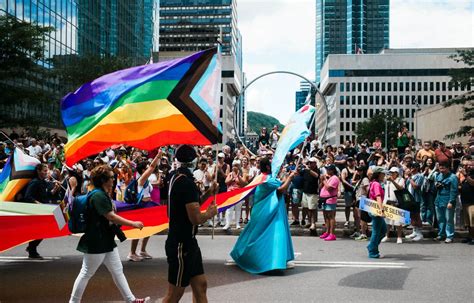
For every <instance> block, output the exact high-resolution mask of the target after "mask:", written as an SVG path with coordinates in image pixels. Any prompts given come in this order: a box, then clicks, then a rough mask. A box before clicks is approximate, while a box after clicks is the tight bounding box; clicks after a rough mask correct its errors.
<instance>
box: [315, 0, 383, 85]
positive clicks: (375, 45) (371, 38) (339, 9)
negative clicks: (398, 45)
mask: <svg viewBox="0 0 474 303" xmlns="http://www.w3.org/2000/svg"><path fill="white" fill-rule="evenodd" d="M389 9H390V0H316V82H317V83H319V82H320V76H321V75H320V73H321V68H322V66H323V64H324V61H325V60H326V58H327V56H328V55H329V54H357V53H364V54H373V53H378V52H380V51H381V50H382V49H384V48H388V47H389Z"/></svg>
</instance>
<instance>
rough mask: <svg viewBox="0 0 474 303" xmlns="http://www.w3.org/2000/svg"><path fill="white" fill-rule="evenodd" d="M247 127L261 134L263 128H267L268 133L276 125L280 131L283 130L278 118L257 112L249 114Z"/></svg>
mask: <svg viewBox="0 0 474 303" xmlns="http://www.w3.org/2000/svg"><path fill="white" fill-rule="evenodd" d="M247 125H248V128H250V129H251V130H252V131H254V132H256V133H257V134H260V130H261V129H262V127H266V128H267V129H268V132H270V131H271V129H272V127H273V126H274V125H278V129H279V131H282V130H283V125H282V124H281V123H280V121H278V120H277V119H276V118H274V117H272V116H269V115H265V114H262V113H257V112H251V111H249V112H247Z"/></svg>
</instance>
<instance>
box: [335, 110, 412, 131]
mask: <svg viewBox="0 0 474 303" xmlns="http://www.w3.org/2000/svg"><path fill="white" fill-rule="evenodd" d="M385 111H387V112H388V113H389V114H393V115H394V116H397V117H405V118H408V119H410V118H413V117H414V116H415V109H414V108H411V109H410V108H393V109H385ZM380 112H382V109H379V108H375V109H374V108H370V109H368V108H364V109H361V108H359V109H355V108H352V109H349V108H346V109H340V110H339V115H340V117H341V118H342V119H368V118H371V117H372V116H374V115H376V114H379V113H380ZM341 130H343V129H341Z"/></svg>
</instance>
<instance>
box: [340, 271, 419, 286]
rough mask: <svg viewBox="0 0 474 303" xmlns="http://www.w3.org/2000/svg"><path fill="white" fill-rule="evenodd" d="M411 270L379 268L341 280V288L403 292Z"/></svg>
mask: <svg viewBox="0 0 474 303" xmlns="http://www.w3.org/2000/svg"><path fill="white" fill-rule="evenodd" d="M410 270H411V269H409V268H396V269H395V268H390V269H387V268H378V269H372V270H368V271H364V272H359V273H357V274H353V275H350V276H347V277H345V278H344V279H341V280H340V281H339V283H338V285H339V286H347V287H355V288H365V289H380V290H402V289H403V285H404V284H405V281H406V279H407V278H408V275H409V273H410Z"/></svg>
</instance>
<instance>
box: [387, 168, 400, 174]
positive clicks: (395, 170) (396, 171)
mask: <svg viewBox="0 0 474 303" xmlns="http://www.w3.org/2000/svg"><path fill="white" fill-rule="evenodd" d="M389 172H391V173H397V174H399V173H400V170H399V169H398V168H397V167H395V166H394V167H392V168H390V170H389Z"/></svg>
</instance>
